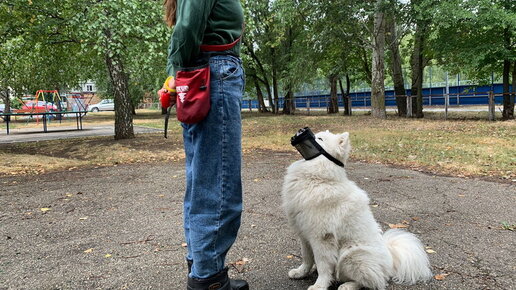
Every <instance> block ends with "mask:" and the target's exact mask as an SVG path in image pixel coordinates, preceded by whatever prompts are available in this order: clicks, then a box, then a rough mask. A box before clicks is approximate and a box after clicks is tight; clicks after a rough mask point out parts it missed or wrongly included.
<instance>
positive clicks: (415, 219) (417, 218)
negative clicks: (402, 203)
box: [412, 216, 421, 221]
mask: <svg viewBox="0 0 516 290" xmlns="http://www.w3.org/2000/svg"><path fill="white" fill-rule="evenodd" d="M420 219H421V218H420V217H418V216H415V217H412V220H413V221H418V220H420Z"/></svg>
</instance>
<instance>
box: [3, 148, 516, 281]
mask: <svg viewBox="0 0 516 290" xmlns="http://www.w3.org/2000/svg"><path fill="white" fill-rule="evenodd" d="M298 157H299V156H297V155H292V154H281V153H276V152H263V153H256V152H253V153H252V154H247V155H246V156H245V158H244V168H243V174H244V179H243V181H244V189H245V205H244V215H243V223H242V227H241V230H240V234H239V238H238V240H237V242H236V244H235V245H234V247H233V249H232V250H231V251H230V253H229V256H228V259H227V262H228V263H229V264H232V266H231V270H230V275H231V276H233V277H239V278H245V279H247V280H248V281H249V283H250V285H251V289H252V290H289V289H292V290H296V289H306V288H307V287H308V286H309V285H311V284H312V283H313V282H314V281H315V276H312V277H310V278H309V279H307V280H300V281H294V280H290V279H289V278H288V277H287V273H288V270H289V269H291V268H293V267H297V266H298V265H299V263H300V255H301V253H300V247H299V245H298V241H297V238H296V236H295V235H294V234H293V233H292V231H291V230H290V229H289V227H288V225H287V222H286V219H285V215H284V213H283V211H282V209H281V207H280V203H281V198H280V189H281V185H282V181H283V175H284V172H285V168H286V167H287V166H288V165H289V164H290V163H291V162H292V161H293V160H296V159H298ZM347 170H348V173H349V176H350V179H352V180H354V181H356V182H357V184H358V185H359V186H360V187H362V188H363V189H365V190H366V191H368V192H369V195H370V197H371V200H372V210H373V213H374V215H375V217H376V219H377V220H378V222H379V223H380V225H381V226H382V227H383V228H384V229H386V228H387V227H388V226H387V225H388V224H399V223H402V222H403V221H406V223H407V224H409V225H410V226H409V227H408V230H409V231H411V232H414V233H416V234H417V235H418V236H419V237H420V238H421V240H422V241H423V243H424V244H425V245H426V246H427V247H428V248H427V249H428V250H429V251H430V250H431V252H433V253H432V254H429V255H430V261H431V264H432V270H433V272H434V274H442V275H441V276H439V278H440V279H441V280H440V281H439V280H433V281H431V282H429V283H427V284H421V285H416V286H401V285H395V284H391V285H390V286H389V288H388V289H419V290H423V289H454V290H457V289H459V290H460V289H467V290H470V289H515V285H516V280H515V277H516V264H515V260H514V257H516V232H513V231H509V230H504V229H502V228H501V222H509V223H515V222H516V220H515V217H516V206H515V203H516V194H515V193H516V186H514V185H511V184H500V183H493V182H485V181H480V180H471V179H461V178H449V177H439V176H434V175H427V174H423V173H419V172H415V171H410V170H403V169H396V168H391V167H386V166H382V165H372V164H362V163H351V164H349V166H348V167H347ZM184 186H185V184H184V166H183V162H182V161H180V162H173V163H167V164H134V165H123V166H117V167H106V168H98V169H85V170H77V171H66V172H59V173H53V174H45V175H41V176H35V177H30V178H27V177H2V178H0V204H1V205H2V206H1V208H0V289H173V290H176V289H185V288H186V287H185V277H186V266H185V263H184V254H185V248H184V247H183V242H184V239H183V233H182V200H183V192H184Z"/></svg>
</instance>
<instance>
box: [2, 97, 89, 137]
mask: <svg viewBox="0 0 516 290" xmlns="http://www.w3.org/2000/svg"><path fill="white" fill-rule="evenodd" d="M63 100H64V99H63V98H61V96H60V95H59V92H58V91H57V90H38V91H37V92H36V95H35V97H34V98H29V99H27V98H20V101H21V102H22V104H23V105H22V107H21V109H18V110H13V111H12V112H11V113H3V112H2V113H0V117H1V118H2V119H4V122H5V123H6V124H7V135H9V123H10V122H11V117H14V119H15V120H16V118H17V117H20V118H24V119H27V121H29V120H32V119H33V118H34V117H35V119H36V123H38V124H39V120H40V119H42V120H43V131H44V132H45V133H46V132H48V130H47V123H49V122H50V121H51V120H53V119H57V120H59V122H60V123H61V120H62V118H63V117H75V119H76V123H77V130H82V118H83V117H84V116H85V115H86V113H87V111H86V107H87V105H86V104H85V102H84V97H83V96H82V95H81V94H72V96H70V97H69V98H67V99H66V100H67V101H66V102H63Z"/></svg>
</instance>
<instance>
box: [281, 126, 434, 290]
mask: <svg viewBox="0 0 516 290" xmlns="http://www.w3.org/2000/svg"><path fill="white" fill-rule="evenodd" d="M315 136H316V140H317V142H318V143H319V144H320V145H321V146H322V147H323V148H324V149H325V150H326V151H327V152H328V153H329V154H331V155H332V156H334V157H335V158H337V159H338V160H340V161H342V162H343V163H344V164H345V163H346V161H347V158H348V155H349V152H350V150H351V145H350V142H349V134H348V133H347V132H346V133H343V134H337V135H335V134H332V133H330V132H328V131H326V132H320V133H317V134H316V135H315ZM282 197H283V208H284V210H285V212H286V214H287V217H288V221H289V224H290V226H291V227H292V228H293V229H294V231H295V232H296V233H297V235H298V236H299V238H300V241H301V252H302V257H303V263H302V265H301V266H300V267H298V268H296V269H292V270H290V272H289V273H288V275H289V277H290V278H292V279H301V278H304V277H306V276H307V275H308V274H310V272H311V270H312V267H313V266H314V263H315V265H316V267H317V272H318V278H317V281H316V282H315V284H314V285H312V286H310V287H309V288H308V289H309V290H314V289H327V288H328V287H329V286H330V285H331V283H332V281H333V280H334V279H336V280H338V281H341V282H345V283H344V284H342V285H340V287H339V290H352V289H360V288H361V287H367V288H372V289H385V288H386V286H387V282H388V281H389V280H390V279H392V280H393V281H394V282H397V283H404V284H414V283H416V282H418V281H425V280H428V279H429V278H430V277H432V272H431V271H430V268H429V266H430V264H429V261H428V257H427V254H426V253H425V250H424V248H423V245H422V244H421V242H420V241H419V240H418V238H417V237H416V236H414V235H413V234H411V233H409V232H407V231H403V230H399V229H390V230H388V231H386V232H385V233H383V234H382V230H381V228H380V227H379V226H378V224H377V223H376V221H375V219H374V217H373V214H372V212H371V209H370V208H369V197H368V196H367V193H366V192H365V191H363V190H362V189H360V188H359V187H358V186H357V185H356V184H355V183H354V182H352V181H350V180H348V178H347V175H346V171H345V170H344V169H343V168H342V167H339V166H337V165H336V164H334V163H333V162H332V161H330V160H328V159H327V158H326V157H324V156H323V155H321V156H319V157H317V158H315V159H312V160H309V161H306V160H299V161H296V162H294V163H293V164H292V165H291V166H290V167H289V168H288V170H287V174H286V176H285V180H284V183H283V190H282Z"/></svg>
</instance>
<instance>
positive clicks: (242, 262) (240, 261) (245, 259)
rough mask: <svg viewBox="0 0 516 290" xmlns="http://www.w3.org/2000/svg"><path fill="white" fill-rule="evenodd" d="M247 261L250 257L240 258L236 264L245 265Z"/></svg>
mask: <svg viewBox="0 0 516 290" xmlns="http://www.w3.org/2000/svg"><path fill="white" fill-rule="evenodd" d="M247 262H249V259H247V258H243V259H242V260H238V261H236V262H235V265H239V266H241V265H245V264H246V263H247Z"/></svg>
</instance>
